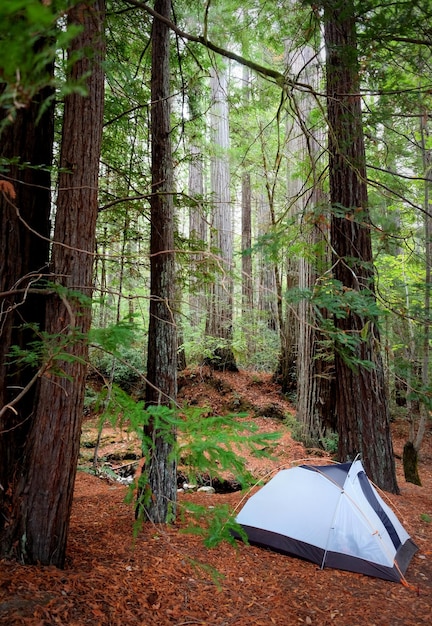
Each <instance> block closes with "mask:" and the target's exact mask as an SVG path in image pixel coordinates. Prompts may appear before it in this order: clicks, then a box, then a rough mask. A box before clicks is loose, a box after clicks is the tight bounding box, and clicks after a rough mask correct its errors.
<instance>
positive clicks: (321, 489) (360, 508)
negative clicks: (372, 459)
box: [236, 460, 417, 582]
mask: <svg viewBox="0 0 432 626" xmlns="http://www.w3.org/2000/svg"><path fill="white" fill-rule="evenodd" d="M236 521H237V522H238V523H239V524H240V525H241V526H242V527H243V529H244V531H245V533H246V535H247V537H248V539H249V541H250V542H251V543H255V544H258V545H262V546H265V547H268V548H272V549H274V550H277V551H280V552H283V553H286V554H290V555H292V556H298V557H300V558H303V559H306V560H308V561H312V562H314V563H317V564H318V565H320V567H321V568H324V567H334V568H337V569H342V570H348V571H352V572H358V573H361V574H366V575H369V576H376V577H378V578H383V579H385V580H391V581H395V582H399V581H402V580H403V577H404V574H405V571H406V569H407V567H408V564H409V562H410V561H411V558H412V556H413V555H414V553H415V552H416V551H417V546H416V545H415V543H414V542H413V541H412V539H411V538H410V536H409V535H408V533H407V532H406V530H405V529H404V528H403V526H402V525H401V523H400V522H399V520H398V519H397V517H396V515H395V514H394V513H393V511H392V510H391V509H390V508H389V507H388V506H387V505H386V503H385V502H384V501H383V499H382V498H381V496H380V495H379V494H378V493H377V491H376V489H375V488H374V487H373V485H372V484H371V483H370V481H369V479H368V477H367V476H366V473H365V471H364V469H363V465H362V463H361V461H359V460H356V461H354V462H353V463H342V464H339V465H324V466H314V465H300V466H298V467H294V468H291V469H288V470H281V471H280V472H278V473H277V474H276V476H274V478H272V479H271V480H270V481H269V482H268V483H267V484H266V485H265V486H264V487H262V488H261V489H260V490H259V491H258V492H257V493H255V494H254V495H253V496H252V497H251V498H249V500H248V501H247V502H246V504H245V505H244V507H243V508H242V509H241V511H240V512H239V514H238V515H237V518H236Z"/></svg>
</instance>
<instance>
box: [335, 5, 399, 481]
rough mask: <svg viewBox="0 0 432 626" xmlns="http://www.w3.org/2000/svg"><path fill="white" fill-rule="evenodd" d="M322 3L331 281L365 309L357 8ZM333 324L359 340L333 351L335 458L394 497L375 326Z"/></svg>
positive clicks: (367, 273)
mask: <svg viewBox="0 0 432 626" xmlns="http://www.w3.org/2000/svg"><path fill="white" fill-rule="evenodd" d="M323 4H324V23H325V24H324V26H325V32H324V35H325V45H326V51H327V58H326V71H327V114H328V123H329V173H330V201H331V205H332V218H331V242H332V249H333V257H334V258H333V266H334V278H335V280H336V281H339V284H340V295H341V297H343V296H344V294H347V293H349V292H351V291H355V292H357V293H359V294H361V295H362V296H363V297H364V298H365V299H366V300H365V307H366V308H367V306H371V307H372V306H373V305H374V304H375V290H374V277H373V267H372V262H373V259H372V245H371V234H370V227H371V226H370V218H369V212H368V197H367V186H366V159H365V148H364V138H363V127H362V112H361V100H360V95H359V89H360V81H359V72H358V58H357V43H356V24H355V17H354V7H353V4H352V1H351V0H348V2H347V1H346V0H343V1H339V2H324V3H323ZM367 303H369V305H368V304H367ZM335 324H336V328H337V331H338V333H339V336H340V338H341V339H343V338H345V337H351V338H353V340H354V341H357V345H356V347H355V348H353V349H352V351H351V352H350V353H348V354H347V353H345V352H344V350H345V348H344V345H343V343H342V341H341V342H340V343H339V345H336V354H335V375H336V414H337V420H338V433H339V449H338V454H339V458H340V460H342V461H345V460H348V459H354V458H355V457H356V455H357V454H360V455H361V458H362V460H363V463H364V465H365V469H366V471H367V473H368V474H369V476H370V478H371V479H372V480H373V481H374V482H375V483H376V484H377V485H379V486H380V487H381V488H383V489H386V490H387V491H390V492H393V493H397V492H398V486H397V482H396V473H395V463H394V457H393V448H392V441H391V434H390V419H389V408H388V400H387V389H386V386H385V379H384V371H383V366H382V359H381V354H380V344H379V330H378V327H377V320H376V318H375V316H374V315H373V313H365V314H361V313H359V312H357V311H353V310H352V308H349V307H347V309H346V315H345V317H343V318H337V319H336V320H335ZM336 342H337V339H336ZM366 362H368V363H370V364H372V367H368V366H367V364H365V363H366Z"/></svg>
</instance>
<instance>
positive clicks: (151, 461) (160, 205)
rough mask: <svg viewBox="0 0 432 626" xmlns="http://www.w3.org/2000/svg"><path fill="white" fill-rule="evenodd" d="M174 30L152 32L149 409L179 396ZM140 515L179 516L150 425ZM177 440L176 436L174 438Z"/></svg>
mask: <svg viewBox="0 0 432 626" xmlns="http://www.w3.org/2000/svg"><path fill="white" fill-rule="evenodd" d="M155 11H157V12H158V13H160V15H163V16H164V17H166V18H170V17H171V0H156V3H155ZM169 56H170V30H169V28H168V27H167V26H166V25H165V24H164V23H163V22H161V21H159V20H158V19H156V18H155V19H154V20H153V29H152V73H151V100H152V107H151V137H152V166H151V167H152V196H151V202H150V207H151V231H150V319H149V332H148V355H147V378H148V384H147V387H146V405H147V408H148V409H150V407H152V406H158V405H165V406H168V407H170V406H173V404H174V403H175V399H176V394H177V334H176V325H175V318H174V307H173V300H174V295H175V258H174V226H175V225H174V202H173V196H172V194H173V189H174V186H173V165H172V154H171V139H170V133H171V126H170V62H169ZM144 434H145V435H146V438H147V441H149V442H151V443H150V445H149V448H148V450H147V451H146V461H145V465H144V468H143V476H142V479H141V485H140V490H139V493H138V506H137V516H138V517H140V518H144V517H146V518H147V519H149V520H150V521H152V522H155V523H165V522H167V521H168V518H169V514H171V513H174V512H175V504H176V494H177V482H176V478H177V477H176V461H175V459H174V458H173V457H172V440H171V439H170V437H167V436H166V434H164V432H163V429H160V428H159V426H158V424H157V421H155V420H153V418H152V419H151V420H150V422H149V423H148V425H147V426H146V427H145V433H144ZM173 435H174V434H173Z"/></svg>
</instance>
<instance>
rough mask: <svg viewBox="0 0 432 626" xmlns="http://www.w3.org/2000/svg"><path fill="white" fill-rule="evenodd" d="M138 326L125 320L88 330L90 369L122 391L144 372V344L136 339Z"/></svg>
mask: <svg viewBox="0 0 432 626" xmlns="http://www.w3.org/2000/svg"><path fill="white" fill-rule="evenodd" d="M141 333H142V329H140V327H139V326H138V325H137V324H135V323H133V322H129V321H122V322H119V323H117V324H111V325H109V326H107V327H105V328H93V329H91V331H90V334H89V340H90V343H91V350H90V361H91V364H92V366H93V367H94V369H96V370H97V371H98V372H99V374H101V375H102V376H103V377H104V378H106V379H108V380H112V381H113V382H114V383H115V384H116V385H118V386H119V387H121V388H122V389H123V390H125V391H128V392H130V391H132V390H134V389H136V388H137V387H139V386H140V384H141V385H142V383H143V379H144V374H145V361H144V359H145V346H143V345H142V342H140V340H139V336H140V334H141Z"/></svg>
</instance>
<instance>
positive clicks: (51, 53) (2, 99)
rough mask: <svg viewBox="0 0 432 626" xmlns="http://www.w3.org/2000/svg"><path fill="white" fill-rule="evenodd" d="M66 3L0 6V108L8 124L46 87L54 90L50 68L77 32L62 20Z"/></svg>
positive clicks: (14, 0)
mask: <svg viewBox="0 0 432 626" xmlns="http://www.w3.org/2000/svg"><path fill="white" fill-rule="evenodd" d="M68 4H69V5H70V3H69V2H66V1H63V0H54V1H53V2H40V0H7V1H5V2H2V3H0V58H1V77H0V87H2V88H0V107H1V108H3V109H4V110H6V112H7V116H6V119H7V120H8V121H13V119H14V117H15V114H16V111H17V110H18V109H19V108H22V107H25V106H27V105H28V103H29V102H30V101H31V100H32V99H33V98H34V96H35V95H36V94H38V93H39V92H41V91H42V90H43V89H45V88H46V87H50V88H52V89H54V88H55V87H60V86H61V85H60V84H58V83H57V82H55V80H54V78H53V76H52V73H51V71H50V67H51V66H52V64H53V63H54V60H55V59H56V57H57V54H58V51H59V50H65V49H66V48H67V47H68V45H69V43H70V41H71V40H72V39H73V38H74V37H75V36H76V35H77V33H78V32H79V29H78V28H77V27H75V26H73V27H71V26H69V27H68V28H66V26H65V21H64V19H63V18H62V15H63V14H64V11H65V9H66V8H67V6H68Z"/></svg>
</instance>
